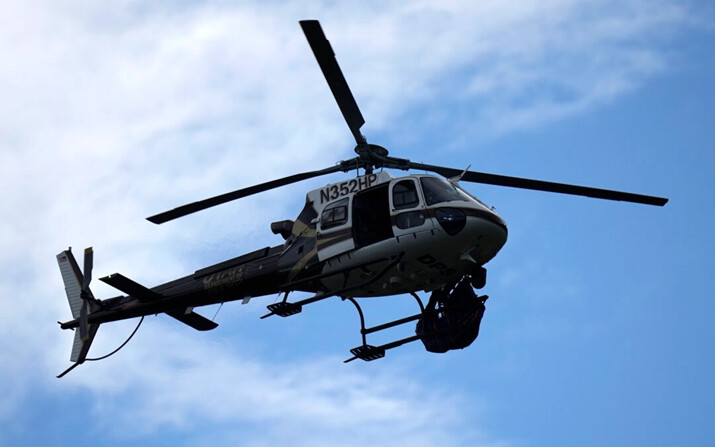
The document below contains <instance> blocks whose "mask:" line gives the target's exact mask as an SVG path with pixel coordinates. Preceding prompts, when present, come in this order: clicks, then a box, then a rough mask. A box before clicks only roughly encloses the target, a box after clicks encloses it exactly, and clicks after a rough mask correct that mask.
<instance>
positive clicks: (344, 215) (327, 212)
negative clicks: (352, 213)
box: [320, 199, 348, 230]
mask: <svg viewBox="0 0 715 447" xmlns="http://www.w3.org/2000/svg"><path fill="white" fill-rule="evenodd" d="M347 221H348V199H343V200H338V201H337V202H335V203H332V204H330V205H328V206H326V207H325V209H324V210H323V214H321V215H320V229H321V230H326V229H328V228H333V227H337V226H340V225H342V224H344V223H345V222H347Z"/></svg>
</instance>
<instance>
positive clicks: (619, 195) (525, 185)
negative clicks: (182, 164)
mask: <svg viewBox="0 0 715 447" xmlns="http://www.w3.org/2000/svg"><path fill="white" fill-rule="evenodd" d="M409 164H410V168H412V169H422V170H425V171H431V172H436V173H438V174H441V175H443V176H445V177H447V178H451V177H458V176H460V175H461V174H462V172H464V171H461V170H459V169H453V168H445V167H442V166H433V165H426V164H422V163H413V162H410V163H409ZM461 180H462V181H467V182H473V183H484V184H487V185H497V186H508V187H511V188H521V189H532V190H536V191H546V192H555V193H559V194H570V195H574V196H585V197H592V198H595V199H606V200H616V201H622V202H633V203H641V204H644V205H655V206H663V205H665V204H666V203H668V199H666V198H662V197H653V196H645V195H642V194H634V193H630V192H621V191H612V190H608V189H600V188H591V187H588V186H578V185H568V184H565V183H554V182H545V181H543V180H533V179H527V178H520V177H510V176H506V175H497V174H486V173H483V172H474V171H466V172H465V173H464V176H463V177H462V178H461Z"/></svg>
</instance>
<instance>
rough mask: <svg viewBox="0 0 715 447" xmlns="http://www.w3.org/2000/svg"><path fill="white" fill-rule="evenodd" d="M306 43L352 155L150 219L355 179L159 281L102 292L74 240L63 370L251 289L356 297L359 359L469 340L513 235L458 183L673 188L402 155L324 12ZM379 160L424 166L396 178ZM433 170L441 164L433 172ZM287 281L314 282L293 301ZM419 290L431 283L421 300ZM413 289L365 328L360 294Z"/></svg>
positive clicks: (307, 30)
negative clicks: (272, 239) (352, 82)
mask: <svg viewBox="0 0 715 447" xmlns="http://www.w3.org/2000/svg"><path fill="white" fill-rule="evenodd" d="M299 23H300V26H301V28H302V30H303V33H304V35H305V37H306V38H307V41H308V44H309V46H310V47H311V50H312V52H313V54H314V56H315V58H316V60H317V62H318V65H319V67H320V69H321V71H322V73H323V75H324V77H325V79H326V81H327V83H328V86H329V88H330V90H331V92H332V94H333V97H334V98H335V100H336V102H337V104H338V107H339V109H340V111H341V113H342V115H343V118H344V120H345V122H346V123H347V125H348V128H349V130H350V132H351V133H352V135H353V137H354V139H355V142H356V146H355V149H354V150H355V153H356V154H357V156H356V157H354V158H351V159H349V160H344V161H340V162H338V163H336V164H335V165H333V166H330V167H327V168H324V169H320V170H316V171H309V172H303V173H298V174H294V175H290V176H288V177H283V178H280V179H276V180H271V181H268V182H265V183H261V184H257V185H253V186H249V187H246V188H241V189H238V190H235V191H232V192H229V193H225V194H221V195H218V196H215V197H211V198H208V199H204V200H200V201H197V202H193V203H189V204H186V205H183V206H179V207H177V208H174V209H172V210H169V211H166V212H162V213H159V214H156V215H154V216H151V217H148V218H147V220H149V221H150V222H152V223H154V224H163V223H166V222H169V221H172V220H174V219H178V218H180V217H183V216H186V215H189V214H192V213H195V212H198V211H201V210H205V209H207V208H210V207H213V206H217V205H220V204H224V203H227V202H230V201H233V200H237V199H240V198H243V197H246V196H250V195H254V194H259V193H261V192H264V191H268V190H271V189H274V188H279V187H282V186H287V185H290V184H293V183H297V182H301V181H304V180H308V179H311V178H315V177H319V176H323V175H328V174H333V173H338V172H344V173H349V172H355V173H356V175H355V177H353V178H350V179H347V180H344V181H341V182H337V183H332V184H328V185H326V186H324V187H321V188H317V189H315V190H312V191H310V192H308V193H307V194H306V200H305V205H304V207H303V209H302V210H301V212H300V213H299V215H298V217H297V218H296V219H294V220H282V221H278V222H273V223H271V225H270V228H271V231H272V233H273V234H275V235H279V236H280V237H281V238H282V239H283V242H282V243H280V244H278V245H275V246H270V247H265V248H261V249H258V250H255V251H252V252H249V253H246V254H243V255H240V256H238V257H235V258H232V259H229V260H226V261H224V262H220V263H218V264H215V265H211V266H208V267H205V268H201V269H199V270H196V271H195V272H194V273H193V274H191V275H188V276H185V277H182V278H178V279H175V280H173V281H170V282H167V283H165V284H160V285H157V286H155V287H152V288H148V287H146V286H143V285H141V284H139V283H137V282H135V281H133V280H131V279H129V278H128V277H126V276H124V275H122V274H120V273H115V274H112V275H109V276H106V277H103V278H100V280H101V281H102V282H104V283H106V284H108V285H110V286H112V287H113V288H116V289H117V290H119V291H120V292H122V293H123V294H124V295H120V296H117V297H114V298H109V299H103V300H100V299H97V298H95V297H94V295H93V293H92V291H91V289H90V283H91V280H92V268H93V262H94V261H93V259H94V252H93V250H92V248H91V247H90V248H87V249H86V250H85V251H84V259H83V268H82V269H81V270H80V267H79V264H78V262H77V260H76V259H75V257H74V255H73V253H72V250H71V248H69V249H67V250H64V251H62V252H61V253H59V254H58V255H57V262H58V265H59V268H60V273H61V276H62V279H63V282H64V285H65V292H66V295H67V299H68V301H69V305H70V309H71V312H72V318H73V319H72V320H69V321H66V322H64V323H59V324H60V327H61V328H62V329H71V330H74V341H73V345H72V351H71V355H70V361H71V362H73V364H72V366H70V367H69V368H68V369H67V370H65V371H64V372H63V373H61V374H60V375H58V378H59V377H63V376H64V375H65V374H67V373H69V372H70V371H71V370H73V369H74V368H76V367H77V366H79V365H81V364H83V363H84V362H85V361H87V360H99V359H101V358H106V357H108V356H109V355H112V354H114V353H115V352H117V351H118V350H119V349H121V348H122V347H123V346H124V345H125V344H126V343H127V342H128V341H129V340H130V339H131V338H132V337H133V335H134V334H135V333H136V330H137V329H138V328H139V326H140V325H141V322H142V321H143V318H144V316H147V315H154V314H160V313H161V314H166V315H168V316H170V317H172V318H174V319H176V320H178V321H180V322H181V323H184V324H186V325H188V326H190V327H192V328H193V329H195V330H199V331H208V330H212V329H215V328H216V327H217V326H218V324H217V323H215V322H214V321H212V320H210V319H208V318H206V317H204V316H202V315H200V314H199V313H197V312H196V311H195V310H194V309H195V308H197V307H202V306H207V305H211V304H219V303H221V304H223V303H224V302H229V301H238V300H241V301H242V302H243V303H244V304H245V303H248V302H249V301H250V300H251V299H253V298H255V297H261V296H266V295H275V294H278V296H280V295H282V296H283V299H282V300H280V301H277V302H275V303H273V304H270V305H268V306H267V309H268V313H267V314H266V315H263V316H262V317H261V318H267V317H270V316H274V315H277V316H280V317H289V316H292V315H296V314H298V313H300V312H302V309H303V307H304V306H306V305H308V304H311V303H314V302H318V301H322V300H325V299H328V298H333V297H339V298H340V299H342V300H345V301H349V302H351V303H352V304H353V305H354V306H355V308H356V309H357V311H358V314H359V317H360V325H361V328H360V335H361V337H362V343H361V344H360V345H359V346H357V347H356V348H353V349H351V350H350V352H351V354H352V357H351V358H348V359H347V360H345V362H350V361H352V360H355V359H361V360H365V361H372V360H376V359H379V358H382V357H384V356H385V353H386V351H387V350H389V349H392V348H396V347H398V346H401V345H404V344H406V343H410V342H414V341H417V340H421V341H422V342H423V343H424V345H425V348H426V349H427V350H428V351H431V352H445V351H447V350H453V349H462V348H464V347H466V346H469V344H471V342H472V341H474V339H475V338H476V337H477V335H478V332H479V324H480V322H481V318H482V316H483V315H484V309H485V306H484V302H485V301H486V299H487V298H488V297H487V296H486V295H484V296H478V295H476V293H475V292H474V290H475V289H481V288H483V287H484V286H485V284H486V273H487V272H486V269H485V267H484V266H485V264H487V263H488V262H489V261H490V260H491V259H493V258H494V257H495V256H496V255H497V254H498V253H499V251H500V249H501V248H502V247H503V246H504V244H505V243H506V241H507V235H508V229H507V225H506V223H505V221H504V219H503V218H502V217H501V216H499V215H498V214H497V213H496V212H495V211H494V209H493V208H492V207H489V206H487V205H486V204H484V203H483V202H482V201H480V200H479V199H478V198H477V197H476V196H474V195H472V194H471V193H470V192H469V191H467V190H466V189H465V188H464V187H463V186H462V182H470V183H481V184H490V185H497V186H506V187H511V188H521V189H529V190H538V191H544V192H552V193H560V194H569V195H576V196H584V197H591V198H597V199H606V200H614V201H625V202H632V203H639V204H645V205H653V206H663V205H665V204H666V203H667V202H668V199H666V198H661V197H653V196H647V195H641V194H634V193H629V192H621V191H613V190H606V189H600V188H593V187H586V186H578V185H570V184H563V183H554V182H548V181H542V180H534V179H527V178H520V177H511V176H505V175H497V174H491V173H483V172H476V171H470V170H469V168H467V169H464V170H460V169H455V168H450V167H443V166H436V165H430V164H423V163H416V162H413V161H410V160H409V159H405V158H396V157H393V156H391V155H390V154H389V152H388V150H387V149H385V148H384V147H382V146H379V145H376V144H372V143H368V142H367V139H366V138H365V137H364V136H363V135H362V133H361V132H360V128H361V127H362V125H363V124H364V123H365V120H364V118H363V116H362V113H361V112H360V109H359V108H358V105H357V102H356V101H355V98H354V96H353V94H352V92H351V90H350V88H349V86H348V84H347V81H346V79H345V77H344V75H343V73H342V71H341V69H340V66H339V65H338V62H337V59H336V58H335V53H334V51H333V49H332V47H331V45H330V43H329V41H328V40H327V38H326V36H325V33H324V32H323V29H322V27H321V25H320V23H319V22H318V21H317V20H303V21H300V22H299ZM385 169H391V170H397V171H419V172H420V173H418V174H412V173H410V174H407V175H402V176H394V175H392V174H391V173H390V172H388V171H385ZM435 174H436V175H435ZM293 292H303V293H308V294H311V295H312V296H310V297H309V298H305V299H301V300H298V301H289V300H288V298H289V296H290V294H291V293H293ZM418 292H426V293H431V296H430V299H429V302H428V303H427V305H425V304H424V303H423V302H422V299H421V298H420V297H419V296H418V295H417V293H418ZM401 294H410V295H411V296H413V297H414V298H415V300H416V302H417V305H418V307H419V312H418V313H416V314H414V315H410V316H406V317H404V318H400V319H397V320H394V321H389V322H386V323H384V324H380V325H377V326H373V327H366V325H365V318H364V314H363V311H362V309H361V307H360V304H359V302H358V300H359V299H363V298H375V297H386V296H392V295H401ZM138 317H141V319H140V321H139V324H138V325H137V327H136V329H135V330H134V332H132V334H131V335H130V336H129V338H128V339H127V341H125V342H124V343H123V344H122V345H121V346H120V347H119V348H117V349H116V350H115V351H113V352H112V353H110V354H108V355H106V356H103V357H101V358H95V359H92V358H88V353H89V349H90V347H91V345H92V342H93V340H94V338H95V336H96V334H97V330H98V329H99V326H100V325H101V324H103V323H108V322H112V321H118V320H125V319H131V318H138ZM414 321H417V326H416V330H415V335H413V336H410V337H406V338H402V339H399V340H395V341H392V342H389V343H386V344H382V345H378V346H374V345H371V344H368V342H367V335H369V334H372V333H375V332H379V331H382V330H384V329H388V328H392V327H395V326H399V325H402V324H406V323H409V322H414Z"/></svg>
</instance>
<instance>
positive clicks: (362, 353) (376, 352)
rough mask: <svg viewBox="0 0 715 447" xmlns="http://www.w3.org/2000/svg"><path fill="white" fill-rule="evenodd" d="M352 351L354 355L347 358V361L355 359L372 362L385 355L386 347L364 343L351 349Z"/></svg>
mask: <svg viewBox="0 0 715 447" xmlns="http://www.w3.org/2000/svg"><path fill="white" fill-rule="evenodd" d="M350 353H351V354H352V355H353V356H354V357H353V358H351V359H348V360H346V361H345V363H347V362H349V361H352V360H355V359H360V360H365V361H366V362H370V361H373V360H377V359H381V358H383V357H385V348H383V347H382V346H372V345H362V346H358V347H357V348H353V349H351V350H350Z"/></svg>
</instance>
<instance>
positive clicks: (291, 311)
mask: <svg viewBox="0 0 715 447" xmlns="http://www.w3.org/2000/svg"><path fill="white" fill-rule="evenodd" d="M267 307H268V310H269V311H271V313H270V314H269V315H271V314H272V315H278V316H279V317H290V316H291V315H295V314H299V313H301V311H302V310H303V306H301V305H300V304H296V303H289V302H287V301H282V302H280V303H275V304H269V305H268V306H267Z"/></svg>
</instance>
